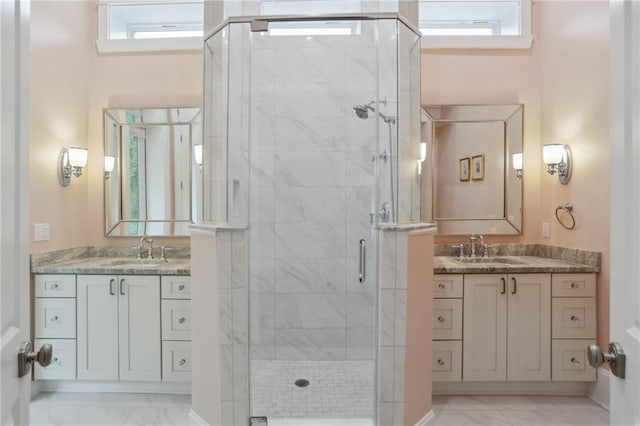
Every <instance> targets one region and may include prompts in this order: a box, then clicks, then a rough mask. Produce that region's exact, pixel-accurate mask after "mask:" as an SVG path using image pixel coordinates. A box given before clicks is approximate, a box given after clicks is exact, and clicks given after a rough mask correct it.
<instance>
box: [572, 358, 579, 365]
mask: <svg viewBox="0 0 640 426" xmlns="http://www.w3.org/2000/svg"><path fill="white" fill-rule="evenodd" d="M570 361H571V364H580V361H578V360H577V359H576V357H571V359H570Z"/></svg>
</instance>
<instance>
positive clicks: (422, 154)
mask: <svg viewBox="0 0 640 426" xmlns="http://www.w3.org/2000/svg"><path fill="white" fill-rule="evenodd" d="M426 159H427V143H426V142H420V159H419V160H418V182H420V180H421V179H422V163H423V162H424V160H426Z"/></svg>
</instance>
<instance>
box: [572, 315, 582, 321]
mask: <svg viewBox="0 0 640 426" xmlns="http://www.w3.org/2000/svg"><path fill="white" fill-rule="evenodd" d="M571 321H580V318H578V317H577V316H575V315H571Z"/></svg>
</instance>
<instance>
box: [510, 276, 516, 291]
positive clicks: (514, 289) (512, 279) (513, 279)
mask: <svg viewBox="0 0 640 426" xmlns="http://www.w3.org/2000/svg"><path fill="white" fill-rule="evenodd" d="M511 281H513V291H512V292H511V294H516V293H517V292H518V283H517V282H516V279H515V278H514V277H511Z"/></svg>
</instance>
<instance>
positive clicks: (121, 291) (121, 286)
mask: <svg viewBox="0 0 640 426" xmlns="http://www.w3.org/2000/svg"><path fill="white" fill-rule="evenodd" d="M120 295H121V296H124V278H122V279H121V280H120Z"/></svg>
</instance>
